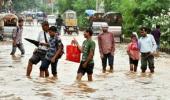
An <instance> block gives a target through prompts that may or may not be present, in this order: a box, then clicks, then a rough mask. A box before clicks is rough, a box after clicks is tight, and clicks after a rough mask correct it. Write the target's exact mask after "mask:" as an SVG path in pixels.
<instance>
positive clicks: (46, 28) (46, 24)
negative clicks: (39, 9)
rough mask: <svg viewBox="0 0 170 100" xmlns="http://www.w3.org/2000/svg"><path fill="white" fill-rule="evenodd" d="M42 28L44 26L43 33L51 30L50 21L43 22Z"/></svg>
mask: <svg viewBox="0 0 170 100" xmlns="http://www.w3.org/2000/svg"><path fill="white" fill-rule="evenodd" d="M41 26H42V29H43V31H45V32H48V29H49V23H48V21H43V22H42V23H41Z"/></svg>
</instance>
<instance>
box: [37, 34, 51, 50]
mask: <svg viewBox="0 0 170 100" xmlns="http://www.w3.org/2000/svg"><path fill="white" fill-rule="evenodd" d="M45 34H46V37H47V42H49V39H50V35H49V34H48V32H45ZM37 41H39V42H40V43H46V42H45V37H44V31H41V32H40V33H39V35H38V38H37ZM38 48H39V49H42V50H47V49H48V48H47V47H46V46H42V45H39V47H38Z"/></svg>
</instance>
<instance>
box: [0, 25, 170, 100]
mask: <svg viewBox="0 0 170 100" xmlns="http://www.w3.org/2000/svg"><path fill="white" fill-rule="evenodd" d="M40 30H41V28H40V26H36V25H35V26H32V27H31V26H26V27H24V33H23V35H24V36H23V38H25V37H26V38H31V39H36V37H37V35H38V32H39V31H40ZM61 38H62V41H63V43H64V44H65V45H69V44H70V42H71V40H72V39H73V38H76V39H77V40H78V41H79V42H80V44H81V43H82V42H83V40H84V37H83V35H82V34H80V35H78V36H77V35H73V36H69V35H65V36H63V35H62V36H61ZM93 39H94V41H95V42H96V50H95V56H94V61H95V67H94V74H93V79H94V80H93V82H88V81H87V76H86V75H85V76H84V77H83V79H82V81H81V82H77V81H76V80H75V79H76V73H77V69H78V66H79V63H74V62H70V61H66V60H65V59H66V57H65V55H64V56H63V57H62V58H61V59H60V60H59V62H58V79H57V80H52V79H51V78H39V66H40V64H41V63H39V64H37V65H34V66H33V71H32V74H31V78H27V77H26V76H25V73H26V67H27V62H28V59H29V58H30V57H31V55H32V52H33V50H34V49H35V46H34V45H32V44H30V43H28V42H27V41H25V40H23V43H24V47H25V50H26V54H25V56H24V57H21V56H20V52H19V50H17V52H16V56H15V57H11V56H10V55H9V54H10V52H11V48H12V46H11V43H12V42H11V41H9V40H8V41H4V42H0V100H169V98H170V95H169V94H170V91H169V90H170V77H169V76H170V55H167V54H165V53H160V57H157V58H155V73H154V74H150V73H149V70H148V69H147V72H146V74H141V73H140V63H139V66H138V72H137V73H130V72H129V61H128V56H127V54H126V47H127V44H119V43H117V44H116V52H115V60H114V69H115V71H114V73H109V72H107V73H104V74H103V73H102V66H101V60H100V55H99V52H98V51H99V50H98V43H97V37H93ZM65 47H66V46H65ZM108 70H109V68H108ZM49 71H51V69H49ZM51 76H52V75H50V77H51Z"/></svg>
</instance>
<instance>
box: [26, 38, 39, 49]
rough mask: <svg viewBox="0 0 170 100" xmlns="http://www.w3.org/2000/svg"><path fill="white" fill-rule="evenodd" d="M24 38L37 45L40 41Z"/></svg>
mask: <svg viewBox="0 0 170 100" xmlns="http://www.w3.org/2000/svg"><path fill="white" fill-rule="evenodd" d="M24 39H25V40H27V41H28V42H30V43H32V44H34V45H35V46H37V47H38V46H39V43H40V42H38V41H36V40H32V39H28V38H24Z"/></svg>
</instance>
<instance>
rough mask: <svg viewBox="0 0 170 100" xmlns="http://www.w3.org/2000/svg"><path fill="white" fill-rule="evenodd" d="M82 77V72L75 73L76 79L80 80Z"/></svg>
mask: <svg viewBox="0 0 170 100" xmlns="http://www.w3.org/2000/svg"><path fill="white" fill-rule="evenodd" d="M82 77H83V74H82V73H78V74H77V78H76V79H77V81H81V78H82Z"/></svg>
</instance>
